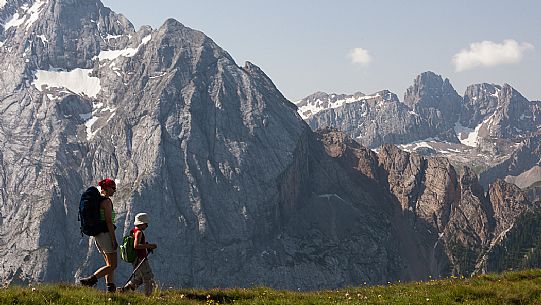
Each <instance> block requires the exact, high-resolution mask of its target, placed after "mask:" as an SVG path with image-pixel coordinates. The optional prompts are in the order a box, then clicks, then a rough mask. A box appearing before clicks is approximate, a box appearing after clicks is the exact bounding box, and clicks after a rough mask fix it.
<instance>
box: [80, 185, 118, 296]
mask: <svg viewBox="0 0 541 305" xmlns="http://www.w3.org/2000/svg"><path fill="white" fill-rule="evenodd" d="M98 186H99V187H100V188H101V195H102V196H103V197H102V198H101V200H100V203H99V204H100V221H103V222H105V224H106V226H104V229H103V232H101V233H99V234H97V235H96V236H94V242H95V244H96V247H97V248H98V251H99V252H100V253H101V254H102V255H103V259H104V260H105V266H103V267H101V268H99V269H98V270H96V272H94V274H92V275H91V276H89V277H85V278H81V279H80V280H79V281H80V283H81V285H84V286H94V285H95V284H96V283H97V282H98V279H99V278H102V277H105V285H106V286H107V291H108V292H115V291H116V285H115V283H114V272H115V269H116V267H117V248H118V244H117V241H116V236H115V228H116V227H115V225H114V221H115V211H114V210H113V201H111V198H110V197H111V196H113V195H114V194H115V192H116V183H115V181H114V180H113V179H109V178H106V179H104V180H101V181H100V182H99V183H98Z"/></svg>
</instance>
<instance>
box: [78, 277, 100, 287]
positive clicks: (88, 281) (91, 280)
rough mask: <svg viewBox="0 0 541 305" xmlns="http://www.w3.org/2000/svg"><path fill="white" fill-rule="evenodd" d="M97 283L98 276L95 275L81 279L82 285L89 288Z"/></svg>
mask: <svg viewBox="0 0 541 305" xmlns="http://www.w3.org/2000/svg"><path fill="white" fill-rule="evenodd" d="M97 282H98V278H96V276H95V275H93V274H92V275H91V276H89V277H83V278H80V279H79V283H81V285H83V286H88V287H92V286H94V285H96V283H97Z"/></svg>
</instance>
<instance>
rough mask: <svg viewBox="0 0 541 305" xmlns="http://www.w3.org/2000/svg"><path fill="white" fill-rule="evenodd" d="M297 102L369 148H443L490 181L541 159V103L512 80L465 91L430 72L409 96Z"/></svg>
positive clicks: (313, 119) (313, 123)
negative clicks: (324, 104)
mask: <svg viewBox="0 0 541 305" xmlns="http://www.w3.org/2000/svg"><path fill="white" fill-rule="evenodd" d="M385 92H386V91H385ZM378 94H379V93H378ZM378 94H375V96H378ZM388 94H389V96H390V95H392V93H388ZM296 104H297V106H299V113H300V114H301V115H302V114H303V113H305V114H306V115H305V117H304V119H305V120H306V122H307V123H308V124H309V125H310V127H311V128H312V129H314V130H317V129H319V128H326V127H333V128H338V129H339V130H342V131H344V132H346V133H347V134H348V135H350V136H351V137H353V138H354V139H355V140H356V141H357V142H359V143H361V144H362V145H364V146H366V147H369V148H374V149H376V148H377V147H379V146H380V145H382V144H385V143H392V144H397V145H399V146H400V147H401V148H402V149H404V150H407V151H412V152H413V151H414V152H416V153H418V154H421V155H438V156H444V157H446V158H449V159H450V160H451V161H452V162H453V164H455V165H457V166H463V165H466V166H469V167H471V168H473V169H474V170H475V171H476V173H478V174H481V182H482V184H483V186H484V187H486V186H487V185H488V184H489V183H491V182H493V181H495V179H504V178H506V176H508V175H513V176H517V175H520V174H522V173H525V172H526V171H528V170H530V169H531V168H532V167H533V166H535V165H536V164H539V163H540V161H539V160H540V159H541V155H539V154H538V152H537V151H536V149H535V148H533V149H532V148H531V146H532V143H539V139H538V138H539V133H540V130H541V110H540V109H541V108H540V106H541V105H540V103H539V102H538V101H529V100H527V99H526V98H525V97H523V96H522V95H521V94H520V93H519V92H518V91H517V90H515V89H514V88H512V87H511V86H510V85H508V84H504V85H503V86H499V85H493V84H477V85H471V86H469V87H468V88H467V89H466V92H465V94H464V96H463V97H461V96H459V95H458V94H457V93H456V91H455V90H454V89H453V87H452V85H451V84H450V82H449V80H448V79H443V78H442V77H441V76H439V75H436V74H434V73H432V72H425V73H422V74H421V75H419V76H417V77H416V78H415V80H414V84H413V85H412V86H411V87H410V88H408V89H407V91H406V93H405V95H404V102H400V101H399V100H398V99H393V100H392V103H386V104H385V103H379V104H378V103H373V104H372V105H370V104H367V103H366V101H365V100H364V99H360V98H358V97H355V96H350V97H349V99H348V103H347V104H344V105H340V106H339V107H333V108H325V107H319V108H317V111H313V112H310V113H308V112H305V111H303V110H304V109H308V108H310V107H311V106H310V105H313V102H312V101H311V100H310V99H303V100H300V101H298V102H296ZM391 104H392V106H390V105H391ZM300 105H304V106H302V107H300ZM382 105H386V107H384V106H382ZM312 108H313V107H312ZM314 109H316V108H314ZM534 145H535V144H534ZM510 164H513V165H510ZM510 166H511V167H513V168H515V170H511V169H510V168H509V167H510ZM508 181H510V180H508ZM537 181H541V176H539V175H529V180H528V182H529V183H530V184H532V183H535V182H537ZM532 199H533V200H536V199H539V198H532Z"/></svg>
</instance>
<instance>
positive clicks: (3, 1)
mask: <svg viewBox="0 0 541 305" xmlns="http://www.w3.org/2000/svg"><path fill="white" fill-rule="evenodd" d="M5 5H6V0H0V8H3V7H4V6H5Z"/></svg>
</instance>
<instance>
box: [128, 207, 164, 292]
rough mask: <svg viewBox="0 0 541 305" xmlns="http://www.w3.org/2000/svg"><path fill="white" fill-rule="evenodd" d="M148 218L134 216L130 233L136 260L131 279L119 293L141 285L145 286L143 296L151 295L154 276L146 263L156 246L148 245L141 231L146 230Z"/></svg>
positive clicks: (143, 215)
mask: <svg viewBox="0 0 541 305" xmlns="http://www.w3.org/2000/svg"><path fill="white" fill-rule="evenodd" d="M148 223H149V218H148V215H147V213H139V214H137V215H135V221H134V222H133V224H134V225H135V228H133V229H132V230H131V231H130V233H131V234H133V235H134V242H133V248H134V249H135V252H136V253H137V258H136V259H135V261H134V262H133V263H132V264H133V269H134V274H133V278H132V279H131V280H129V281H128V282H127V283H126V285H124V287H122V288H120V290H121V291H128V290H135V289H136V288H137V287H139V286H140V285H141V284H145V294H146V295H147V296H148V295H150V294H151V293H152V285H153V283H154V274H152V270H151V269H150V264H149V263H148V257H147V256H148V252H149V250H150V251H152V250H153V249H156V248H157V247H158V246H157V245H156V244H149V243H147V241H146V240H145V234H144V233H143V231H144V230H145V229H146V228H148Z"/></svg>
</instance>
